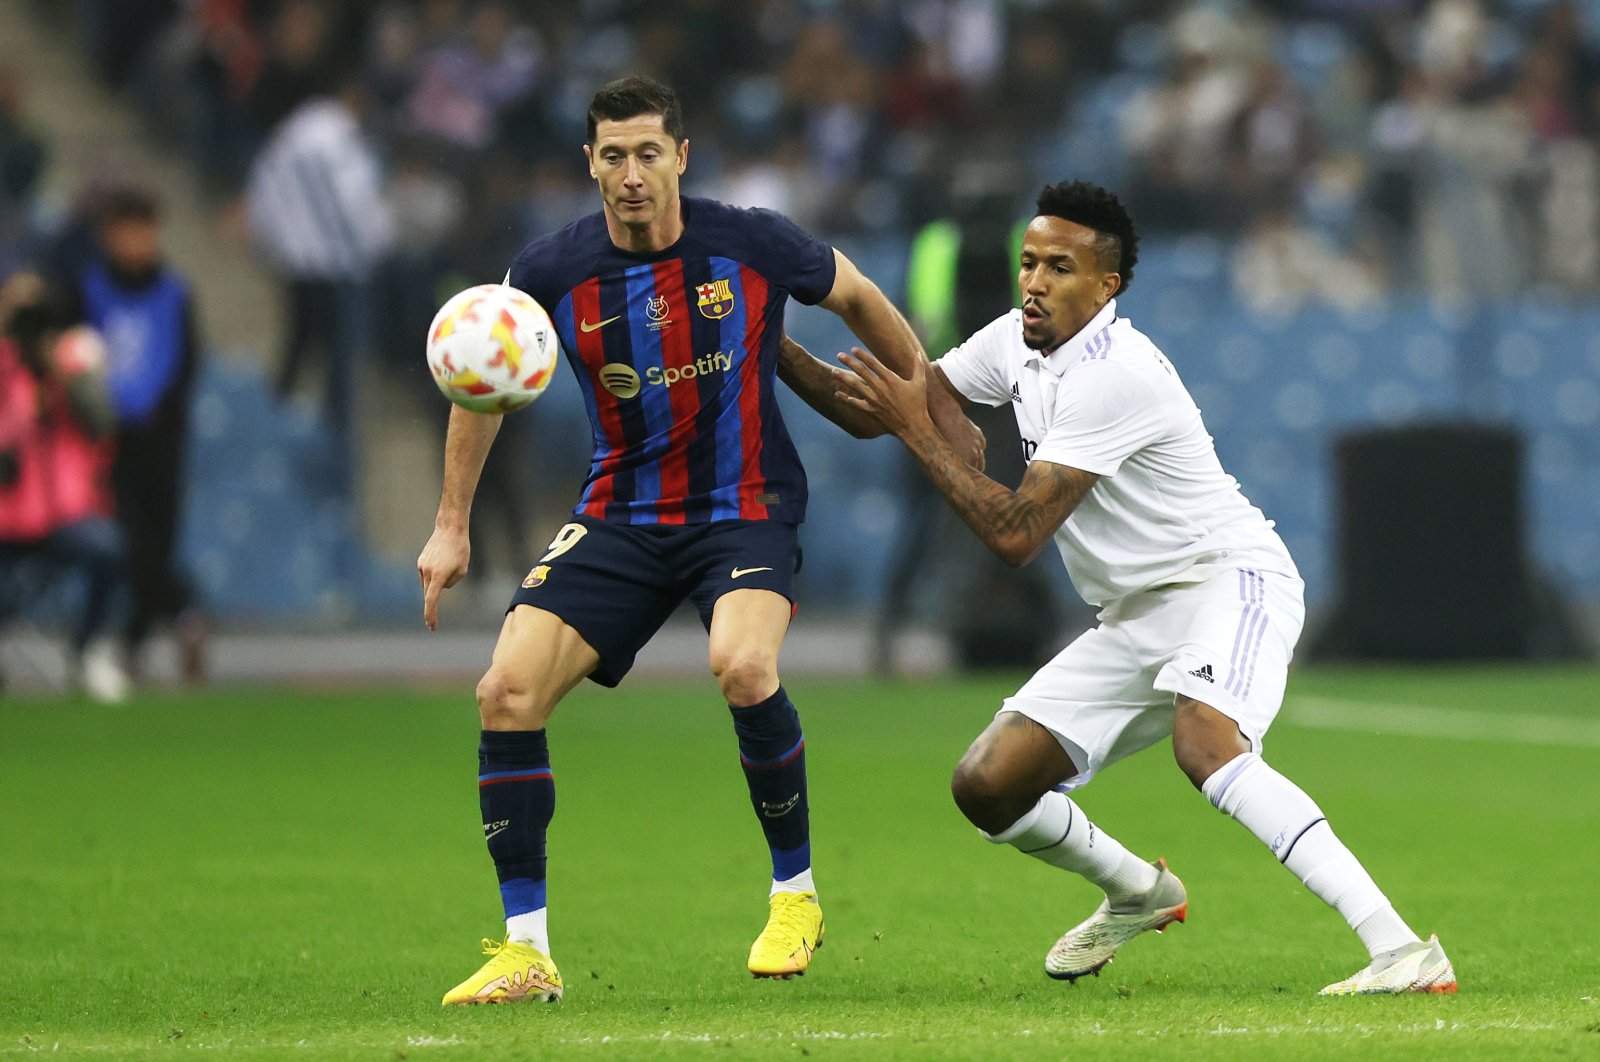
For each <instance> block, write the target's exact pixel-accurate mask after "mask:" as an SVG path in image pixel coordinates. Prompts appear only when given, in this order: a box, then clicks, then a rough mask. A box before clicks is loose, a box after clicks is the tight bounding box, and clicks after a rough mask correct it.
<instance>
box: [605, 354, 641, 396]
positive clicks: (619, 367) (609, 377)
mask: <svg viewBox="0 0 1600 1062" xmlns="http://www.w3.org/2000/svg"><path fill="white" fill-rule="evenodd" d="M600 385H601V386H602V387H604V388H605V389H606V390H607V391H610V392H611V393H612V394H614V395H616V396H617V397H618V398H632V397H634V396H635V395H637V394H638V393H639V374H638V373H636V372H634V371H633V366H631V365H624V364H622V363H621V362H620V361H613V362H609V363H607V364H606V365H602V366H601V367H600Z"/></svg>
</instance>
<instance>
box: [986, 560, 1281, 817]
mask: <svg viewBox="0 0 1600 1062" xmlns="http://www.w3.org/2000/svg"><path fill="white" fill-rule="evenodd" d="M1305 615H1306V612H1305V584H1304V583H1303V582H1301V581H1300V578H1299V576H1297V575H1292V574H1279V573H1276V572H1268V571H1262V570H1260V569H1256V568H1239V569H1231V570H1229V571H1227V572H1225V573H1224V574H1220V575H1217V576H1214V577H1212V578H1210V579H1208V580H1206V581H1205V582H1200V583H1184V584H1178V585H1174V586H1166V587H1157V588H1155V589H1153V590H1146V591H1143V592H1141V593H1138V594H1133V595H1130V596H1129V597H1126V598H1123V599H1122V600H1121V601H1117V602H1115V603H1114V604H1113V605H1111V606H1110V607H1108V608H1107V609H1106V610H1105V611H1103V612H1102V613H1101V614H1100V625H1099V626H1098V627H1095V628H1094V629H1092V630H1088V631H1085V632H1084V633H1083V634H1082V635H1080V636H1079V637H1078V638H1077V639H1076V640H1074V641H1073V642H1072V644H1070V645H1068V646H1067V647H1066V648H1065V649H1063V650H1061V652H1060V653H1058V654H1057V655H1056V657H1055V659H1054V660H1051V661H1050V662H1049V663H1048V664H1046V665H1045V666H1044V667H1042V668H1040V669H1039V671H1038V672H1036V673H1035V674H1034V676H1033V677H1032V678H1030V679H1029V680H1028V681H1027V682H1026V683H1025V684H1024V685H1023V687H1022V688H1021V689H1020V690H1018V691H1017V692H1016V693H1015V694H1014V695H1013V696H1011V697H1008V698H1006V701H1005V703H1004V705H1002V707H1001V709H1000V711H1001V712H1018V713H1020V714H1022V715H1025V716H1027V717H1028V718H1029V719H1032V720H1033V721H1034V722H1036V723H1038V724H1039V725H1040V726H1042V727H1044V728H1045V729H1046V730H1049V731H1050V732H1051V733H1052V734H1054V735H1055V736H1056V738H1057V740H1059V741H1060V742H1061V745H1062V747H1063V748H1065V749H1066V750H1067V754H1068V755H1070V756H1071V757H1072V762H1073V763H1074V764H1075V765H1076V766H1077V768H1078V771H1079V773H1078V774H1077V775H1075V776H1074V777H1073V778H1071V779H1069V780H1068V782H1067V788H1068V789H1076V788H1078V787H1080V786H1082V785H1085V784H1087V783H1088V781H1089V779H1090V778H1092V777H1094V775H1095V773H1096V772H1098V771H1099V770H1100V769H1101V768H1103V767H1105V766H1107V765H1108V764H1112V763H1115V762H1117V761H1118V760H1120V759H1122V758H1124V757H1125V756H1129V755H1132V754H1133V753H1135V752H1138V751H1139V750H1140V749H1145V748H1149V747H1150V746H1151V745H1154V744H1155V743H1156V742H1158V741H1160V740H1161V739H1162V738H1164V737H1168V736H1169V735H1171V733H1172V713H1173V700H1174V695H1175V694H1180V693H1181V694H1183V695H1184V696H1185V697H1191V698H1193V699H1194V700H1197V701H1200V702H1201V703H1203V704H1208V705H1210V706H1211V707H1213V708H1215V709H1216V710H1217V711H1219V712H1221V713H1222V714H1223V715H1226V716H1227V717H1228V718H1230V719H1232V720H1233V721H1234V722H1236V723H1238V724H1239V730H1240V731H1241V732H1242V733H1243V734H1244V735H1245V737H1247V738H1249V739H1250V744H1251V746H1252V747H1253V748H1254V749H1255V751H1257V752H1260V751H1261V739H1262V737H1263V736H1265V734H1266V732H1267V728H1268V727H1269V726H1271V725H1272V720H1273V719H1274V718H1275V717H1276V716H1277V714H1278V709H1279V707H1280V706H1281V705H1282V703H1283V690H1284V685H1285V683H1286V682H1287V681H1288V673H1289V660H1290V659H1291V658H1292V657H1293V656H1294V646H1295V642H1296V641H1298V640H1299V638H1300V628H1301V627H1302V626H1304V624H1305Z"/></svg>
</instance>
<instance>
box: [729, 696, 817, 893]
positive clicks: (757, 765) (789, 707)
mask: <svg viewBox="0 0 1600 1062" xmlns="http://www.w3.org/2000/svg"><path fill="white" fill-rule="evenodd" d="M729 707H730V708H732V710H733V730H734V733H735V734H737V735H738V736H739V762H740V763H741V764H742V765H743V767H744V777H745V781H746V782H747V783H748V784H749V786H750V804H751V806H752V807H754V808H755V812H756V815H757V817H758V818H760V820H761V830H762V832H763V833H765V834H766V835H767V847H769V848H770V849H772V877H773V880H775V881H786V880H788V879H790V878H794V877H796V876H797V875H800V874H802V873H804V872H806V871H807V870H809V869H810V868H811V810H810V807H809V806H808V805H807V803H806V742H805V738H804V737H803V736H802V735H801V733H800V715H799V713H798V712H796V711H795V710H794V705H793V704H791V703H790V701H789V695H788V694H787V693H785V692H784V690H783V687H782V686H779V687H778V692H776V693H774V694H773V695H772V696H771V697H768V698H767V699H766V700H764V701H762V702H761V703H760V704H753V705H751V706H750V707H748V708H735V707H733V706H732V705H730V706H729Z"/></svg>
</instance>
